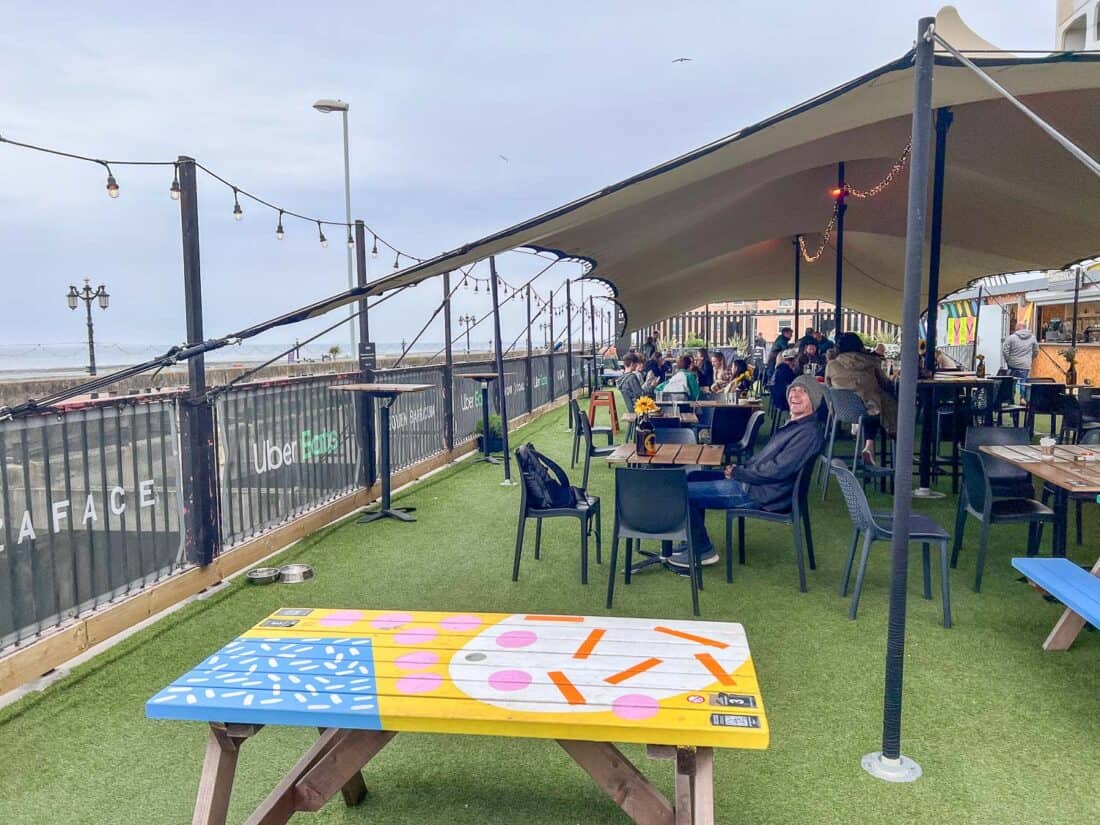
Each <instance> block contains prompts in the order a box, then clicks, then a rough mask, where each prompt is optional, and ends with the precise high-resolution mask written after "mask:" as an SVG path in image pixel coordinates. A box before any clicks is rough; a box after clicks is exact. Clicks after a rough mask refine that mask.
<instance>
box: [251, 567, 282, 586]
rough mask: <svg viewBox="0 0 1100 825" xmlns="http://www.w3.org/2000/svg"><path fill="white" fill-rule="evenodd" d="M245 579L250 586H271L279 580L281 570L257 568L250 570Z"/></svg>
mask: <svg viewBox="0 0 1100 825" xmlns="http://www.w3.org/2000/svg"><path fill="white" fill-rule="evenodd" d="M245 577H246V578H247V579H248V582H249V584H271V583H273V582H277V581H278V580H279V568H278V567H257V568H256V569H255V570H249V571H248V572H247V573H246V574H245Z"/></svg>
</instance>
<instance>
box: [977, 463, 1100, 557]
mask: <svg viewBox="0 0 1100 825" xmlns="http://www.w3.org/2000/svg"><path fill="white" fill-rule="evenodd" d="M980 449H981V451H982V452H983V453H986V454H987V455H991V456H993V457H994V458H999V459H1000V460H1001V461H1006V462H1008V463H1009V464H1012V465H1015V466H1016V467H1019V468H1020V469H1022V470H1026V471H1027V472H1029V473H1031V474H1032V475H1033V476H1037V477H1038V478H1041V479H1042V480H1043V481H1047V482H1049V483H1050V484H1051V486H1053V487H1054V492H1055V495H1054V512H1055V513H1057V516H1058V518H1057V521H1056V522H1055V525H1054V554H1055V555H1056V556H1064V555H1065V554H1066V510H1067V508H1068V505H1069V494H1070V493H1090V494H1094V495H1095V494H1100V460H1091V461H1081V460H1078V459H1079V458H1091V457H1095V458H1098V459H1100V454H1097V453H1096V452H1094V451H1093V450H1090V449H1089V448H1088V447H1084V446H1080V445H1076V444H1062V445H1057V446H1055V448H1054V456H1053V458H1048V459H1044V458H1043V457H1042V452H1041V450H1040V448H1039V447H1036V446H1034V445H1031V444H1021V445H1016V446H989V445H986V446H983V447H981V448H980Z"/></svg>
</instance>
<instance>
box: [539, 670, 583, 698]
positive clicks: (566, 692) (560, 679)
mask: <svg viewBox="0 0 1100 825" xmlns="http://www.w3.org/2000/svg"><path fill="white" fill-rule="evenodd" d="M546 675H547V676H549V677H550V681H551V682H553V683H554V686H555V687H556V688H557V689H558V690H559V691H561V695H562V696H564V697H565V701H566V702H568V703H569V704H571V705H583V704H586V702H585V700H584V697H583V696H581V692H580V691H579V690H577V688H576V687H575V686H574V685H573V683H572V682H570V681H569V677H568V676H566V675H565V674H564V673H562V672H561V671H560V670H551V671H550V672H549V673H547V674H546Z"/></svg>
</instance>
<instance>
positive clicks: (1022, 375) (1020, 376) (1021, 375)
mask: <svg viewBox="0 0 1100 825" xmlns="http://www.w3.org/2000/svg"><path fill="white" fill-rule="evenodd" d="M1030 372H1031V370H1014V369H1011V368H1010V369H1009V370H1008V374H1009V375H1011V376H1012V377H1013V378H1015V379H1016V390H1017V391H1018V392H1019V393H1020V397H1021V398H1023V399H1024V400H1025V401H1026V400H1027V384H1025V383H1024V382H1025V381H1027V376H1028V374H1029V373H1030Z"/></svg>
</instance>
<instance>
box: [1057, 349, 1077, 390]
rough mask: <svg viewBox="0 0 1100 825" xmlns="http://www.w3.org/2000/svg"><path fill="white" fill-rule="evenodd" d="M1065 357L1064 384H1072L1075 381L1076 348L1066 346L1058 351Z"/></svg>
mask: <svg viewBox="0 0 1100 825" xmlns="http://www.w3.org/2000/svg"><path fill="white" fill-rule="evenodd" d="M1058 354H1059V355H1061V356H1062V357H1063V358H1065V359H1066V364H1067V365H1068V366H1067V367H1066V384H1069V385H1073V384H1076V383H1077V349H1076V348H1075V347H1067V348H1066V349H1064V350H1062V351H1061V352H1059V353H1058Z"/></svg>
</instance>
